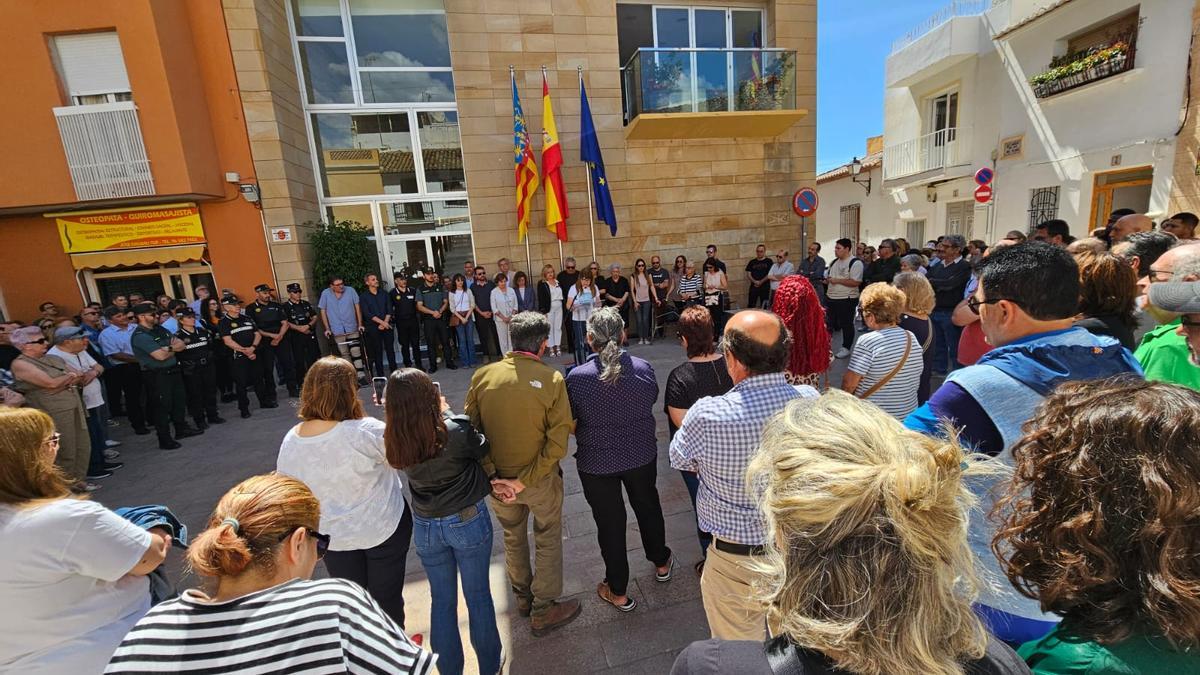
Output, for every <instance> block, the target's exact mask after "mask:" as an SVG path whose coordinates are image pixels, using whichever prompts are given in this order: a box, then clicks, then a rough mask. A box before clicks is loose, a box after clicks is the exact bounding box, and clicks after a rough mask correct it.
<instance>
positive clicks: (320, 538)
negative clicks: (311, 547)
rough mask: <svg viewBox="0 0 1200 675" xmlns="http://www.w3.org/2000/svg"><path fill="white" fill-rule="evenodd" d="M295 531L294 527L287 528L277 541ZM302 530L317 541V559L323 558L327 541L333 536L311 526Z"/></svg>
mask: <svg viewBox="0 0 1200 675" xmlns="http://www.w3.org/2000/svg"><path fill="white" fill-rule="evenodd" d="M295 531H296V530H294V529H292V530H288V531H287V534H285V535H283V536H282V537H280V538H279V541H284V540H285V539H287V538H288V537H290V536H292V533H293V532H295ZM304 531H305V532H307V533H308V536H310V537H312V538H313V539H314V540H315V541H316V542H317V560H320V559H321V558H324V557H325V554H326V553H328V552H329V542H330V541H332V540H333V537H332V536H330V535H328V534H321V533H320V532H317V531H316V530H314V529H312V528H311V527H306V528H304Z"/></svg>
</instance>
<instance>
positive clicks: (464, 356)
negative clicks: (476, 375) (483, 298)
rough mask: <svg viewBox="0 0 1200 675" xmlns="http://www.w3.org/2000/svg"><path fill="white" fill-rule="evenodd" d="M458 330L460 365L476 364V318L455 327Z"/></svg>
mask: <svg viewBox="0 0 1200 675" xmlns="http://www.w3.org/2000/svg"><path fill="white" fill-rule="evenodd" d="M454 330H455V331H457V332H458V358H459V360H460V361H461V362H462V363H461V364H460V365H464V366H473V365H475V319H474V318H472V319H471V320H470V321H468V322H466V323H460V324H458V325H457V326H455V327H454Z"/></svg>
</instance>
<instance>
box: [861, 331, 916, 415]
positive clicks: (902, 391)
mask: <svg viewBox="0 0 1200 675" xmlns="http://www.w3.org/2000/svg"><path fill="white" fill-rule="evenodd" d="M905 343H908V345H909V352H908V359H907V360H906V361H905V362H904V365H903V366H901V367H900V371H899V372H898V373H896V374H895V376H893V377H892V379H891V380H888V383H887V384H885V385H883V387H881V388H880V389H879V390H877V391H876V392H875V393H874V394H871V397H870V398H868V399H867V400H868V401H870V402H871V403H874V404H875V405H877V406H879V407H880V408H882V409H883V411H884V412H886V413H888V414H890V415H892V416H893V417H896V418H897V419H901V420H903V419H904V418H905V417H907V416H908V414H909V413H911V412H912V411H914V410H916V409H917V387H918V386H920V384H921V371H922V370H924V368H925V360H924V356H923V352H922V351H921V345H920V344H918V343H917V338H916V337H914V336H913V334H912V333H910V332H908V331H906V330H904V329H903V328H901V327H899V326H892V327H891V328H884V329H883V330H877V331H872V332H870V333H867V334H866V335H863V336H862V337H860V338H859V339H858V342H856V343H855V344H854V352H853V353H851V354H850V364H849V365H848V366H846V367H847V369H849V370H851V371H853V372H855V373H858V374H859V375H862V379H861V380H860V381H859V383H858V388H857V389H855V390H854V395H855V396H861V395H862V394H864V393H866V391H867V390H868V389H870V388H871V387H873V386H875V383H876V382H878V381H880V380H882V379H883V378H884V377H886V376H887V374H888V373H890V372H892V369H893V368H895V367H896V364H897V363H899V362H900V359H901V358H903V357H904V345H905Z"/></svg>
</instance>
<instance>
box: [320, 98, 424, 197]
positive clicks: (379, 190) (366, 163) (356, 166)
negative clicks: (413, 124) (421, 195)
mask: <svg viewBox="0 0 1200 675" xmlns="http://www.w3.org/2000/svg"><path fill="white" fill-rule="evenodd" d="M313 129H314V130H315V131H316V133H317V138H316V139H315V140H316V145H317V154H318V158H317V159H318V161H319V162H320V165H321V176H322V182H323V183H324V186H325V196H326V197H347V196H353V195H381V194H416V193H417V191H418V189H417V187H418V186H417V171H416V165H415V164H414V161H413V144H412V132H411V130H410V129H409V124H408V113H354V114H349V113H338V114H317V115H313Z"/></svg>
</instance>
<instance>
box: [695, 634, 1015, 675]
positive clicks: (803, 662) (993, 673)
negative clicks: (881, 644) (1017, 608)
mask: <svg viewBox="0 0 1200 675" xmlns="http://www.w3.org/2000/svg"><path fill="white" fill-rule="evenodd" d="M796 653H797V655H798V656H799V659H798V660H799V663H798V664H796V665H798V669H797V670H794V671H791V672H795V673H798V674H800V675H850V672H849V671H846V670H840V669H838V668H836V667H834V665H833V663H832V662H831V661H830V660H829V659H827V658H825V656H824V655H823V654H820V653H818V652H815V651H810V650H807V649H797V650H796ZM793 663H795V661H793ZM963 672H964V673H965V674H966V675H1029V666H1027V665H1025V662H1024V661H1022V660H1021V657H1020V656H1017V653H1016V652H1014V651H1013V650H1012V648H1011V647H1009V646H1008V645H1006V644H1004V643H1003V642H1001V641H999V640H997V639H996V638H994V637H992V636H990V635H989V636H988V644H987V651H986V652H984V655H983V658H981V659H979V660H976V661H970V662H968V663H965V664H963ZM671 675H772V670H771V664H770V662H769V661H767V653H766V649H765V648H764V646H763V644H762V643H761V642H749V641H743V640H702V641H700V642H693V643H692V644H690V645H688V646H687V647H686V648H684V650H683V651H682V652H680V653H679V656H677V657H676V658H675V665H673V666H671Z"/></svg>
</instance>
